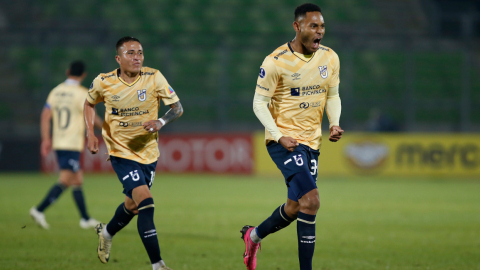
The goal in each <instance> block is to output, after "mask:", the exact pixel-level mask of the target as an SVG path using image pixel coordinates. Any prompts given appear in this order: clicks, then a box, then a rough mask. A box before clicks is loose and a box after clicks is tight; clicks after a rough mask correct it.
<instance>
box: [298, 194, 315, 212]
mask: <svg viewBox="0 0 480 270" xmlns="http://www.w3.org/2000/svg"><path fill="white" fill-rule="evenodd" d="M299 202H300V210H301V211H308V212H317V210H318V209H319V208H320V198H319V197H318V193H316V192H309V193H307V194H305V195H304V196H303V197H302V198H301V199H300V200H299Z"/></svg>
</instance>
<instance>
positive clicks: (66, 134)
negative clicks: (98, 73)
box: [30, 61, 102, 229]
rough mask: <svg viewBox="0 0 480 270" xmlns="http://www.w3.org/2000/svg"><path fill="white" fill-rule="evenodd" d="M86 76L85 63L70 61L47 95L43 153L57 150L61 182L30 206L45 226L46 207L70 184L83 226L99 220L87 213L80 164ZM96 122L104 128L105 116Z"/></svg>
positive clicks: (89, 225) (59, 180)
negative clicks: (60, 78)
mask: <svg viewBox="0 0 480 270" xmlns="http://www.w3.org/2000/svg"><path fill="white" fill-rule="evenodd" d="M86 76H87V73H86V72H85V64H84V63H83V62H81V61H75V62H73V63H71V65H70V68H69V69H68V70H67V80H66V81H65V82H63V83H61V84H59V85H58V86H57V87H55V88H54V89H53V90H52V91H51V92H50V94H49V95H48V98H47V102H46V103H45V106H44V107H43V111H42V114H41V117H40V118H41V120H40V130H41V136H42V143H41V154H42V156H43V157H46V156H47V155H48V154H49V153H50V151H51V150H52V148H53V150H55V153H56V154H57V160H58V164H59V167H60V177H59V179H58V182H57V183H56V184H54V185H53V186H52V188H51V189H50V191H49V192H48V193H47V196H46V197H45V199H43V201H42V202H41V203H40V204H39V205H38V206H36V207H35V206H33V207H32V208H31V209H30V216H31V217H32V218H33V220H35V222H36V223H37V224H38V225H40V226H41V227H42V228H44V229H48V228H49V227H50V226H49V224H48V223H47V221H46V219H45V214H44V211H45V210H46V209H47V207H49V206H50V205H51V204H52V203H53V202H55V201H56V200H57V199H58V197H59V196H60V195H61V194H62V193H63V192H64V191H65V190H66V189H67V188H68V187H72V189H73V198H74V200H75V203H76V204H77V207H78V210H79V212H80V216H81V219H80V227H82V228H83V229H88V228H93V227H95V226H96V225H97V224H98V221H97V220H95V219H94V218H91V217H90V216H89V215H88V213H87V207H86V206H85V198H84V196H83V191H82V184H83V174H82V170H81V168H80V161H79V159H80V152H81V151H83V149H84V146H85V125H84V123H83V102H84V100H85V97H86V96H87V91H88V89H87V88H85V87H83V86H82V85H81V83H82V81H83V80H84V79H85V77H86ZM52 118H53V129H52V131H53V139H52V138H51V137H50V120H51V119H52ZM95 126H96V127H99V128H101V127H102V120H101V119H100V118H98V117H96V118H95Z"/></svg>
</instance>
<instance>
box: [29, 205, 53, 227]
mask: <svg viewBox="0 0 480 270" xmlns="http://www.w3.org/2000/svg"><path fill="white" fill-rule="evenodd" d="M30 216H31V217H32V218H33V220H34V221H35V222H36V223H37V224H38V225H39V226H40V227H42V228H44V229H46V230H48V228H50V225H48V223H47V221H46V220H45V215H44V214H43V213H42V212H39V211H38V210H37V208H35V206H33V207H32V208H30Z"/></svg>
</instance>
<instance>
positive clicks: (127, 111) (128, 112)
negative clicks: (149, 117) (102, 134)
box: [112, 107, 150, 116]
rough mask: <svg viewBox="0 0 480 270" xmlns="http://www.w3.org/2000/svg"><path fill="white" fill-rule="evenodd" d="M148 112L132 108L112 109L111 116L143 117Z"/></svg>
mask: <svg viewBox="0 0 480 270" xmlns="http://www.w3.org/2000/svg"><path fill="white" fill-rule="evenodd" d="M149 113H150V112H149V111H148V110H145V111H142V110H140V108H139V107H132V108H120V109H117V108H112V114H114V115H120V116H137V115H144V114H149Z"/></svg>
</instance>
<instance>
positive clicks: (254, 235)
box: [250, 228, 262, 244]
mask: <svg viewBox="0 0 480 270" xmlns="http://www.w3.org/2000/svg"><path fill="white" fill-rule="evenodd" d="M250 239H252V241H253V242H254V243H255V244H258V243H260V241H262V238H260V237H258V235H257V228H255V229H253V230H252V231H251V232H250Z"/></svg>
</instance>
